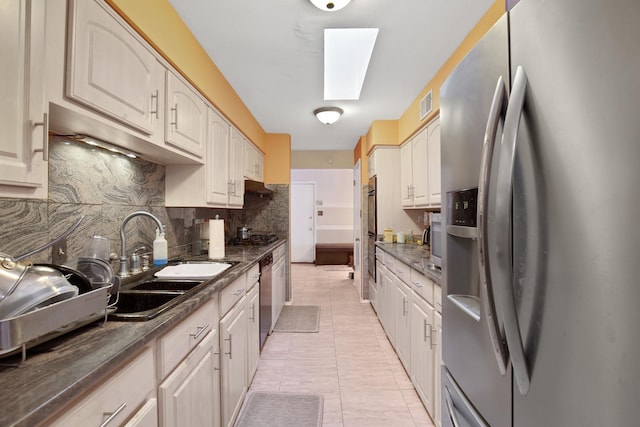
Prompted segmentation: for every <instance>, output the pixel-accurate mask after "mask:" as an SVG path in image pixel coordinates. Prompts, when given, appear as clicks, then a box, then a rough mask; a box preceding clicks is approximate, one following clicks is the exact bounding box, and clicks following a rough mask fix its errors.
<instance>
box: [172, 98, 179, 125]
mask: <svg viewBox="0 0 640 427" xmlns="http://www.w3.org/2000/svg"><path fill="white" fill-rule="evenodd" d="M174 105H175V107H173V108H172V109H171V111H173V112H174V116H173V117H174V119H173V121H172V122H171V124H172V125H173V126H175V127H176V130H178V104H177V103H176V104H174Z"/></svg>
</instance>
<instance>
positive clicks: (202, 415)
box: [158, 329, 220, 427]
mask: <svg viewBox="0 0 640 427" xmlns="http://www.w3.org/2000/svg"><path fill="white" fill-rule="evenodd" d="M217 339H218V333H217V330H215V329H214V330H213V331H212V332H209V333H208V334H207V337H206V338H204V339H203V340H202V341H201V342H200V344H198V346H197V347H196V348H195V349H194V350H193V351H192V352H191V353H190V354H189V355H188V356H187V358H186V359H185V360H184V361H183V362H182V363H181V364H180V365H178V367H177V368H176V369H175V370H174V371H173V372H172V373H171V375H169V377H167V379H166V380H165V381H164V382H163V383H162V384H160V387H159V388H158V399H159V400H160V414H161V415H160V417H161V425H163V426H164V427H172V426H175V427H179V426H202V427H208V426H214V425H215V426H219V425H220V419H219V416H220V410H219V406H218V405H219V403H218V402H219V391H218V390H219V389H218V388H217V387H218V386H219V381H218V380H217V378H219V377H218V375H219V371H217V370H216V364H217V357H216V354H215V353H216V351H215V348H214V346H217V341H216V340H217Z"/></svg>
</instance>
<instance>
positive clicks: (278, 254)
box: [273, 245, 286, 262]
mask: <svg viewBox="0 0 640 427" xmlns="http://www.w3.org/2000/svg"><path fill="white" fill-rule="evenodd" d="M285 252H286V249H285V245H280V246H278V247H277V248H275V249H274V250H273V262H276V261H277V260H278V259H279V258H282V257H283V256H284V253H285Z"/></svg>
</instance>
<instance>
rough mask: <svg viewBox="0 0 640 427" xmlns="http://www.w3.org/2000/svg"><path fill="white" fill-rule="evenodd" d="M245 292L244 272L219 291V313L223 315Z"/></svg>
mask: <svg viewBox="0 0 640 427" xmlns="http://www.w3.org/2000/svg"><path fill="white" fill-rule="evenodd" d="M246 292H247V277H246V274H243V275H242V276H240V277H238V278H237V279H236V280H235V281H234V282H233V283H231V284H230V285H228V286H227V287H226V288H224V289H223V290H221V291H220V315H221V316H224V315H225V314H227V312H228V311H229V310H230V309H231V307H233V306H234V305H235V304H236V303H237V302H238V301H240V299H241V298H242V297H243V296H244V294H245V293H246Z"/></svg>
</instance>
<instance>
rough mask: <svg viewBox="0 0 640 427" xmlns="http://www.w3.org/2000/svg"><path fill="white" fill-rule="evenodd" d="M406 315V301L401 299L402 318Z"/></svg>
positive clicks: (403, 298)
mask: <svg viewBox="0 0 640 427" xmlns="http://www.w3.org/2000/svg"><path fill="white" fill-rule="evenodd" d="M406 315H407V299H406V298H405V297H402V317H404V316H406Z"/></svg>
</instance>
